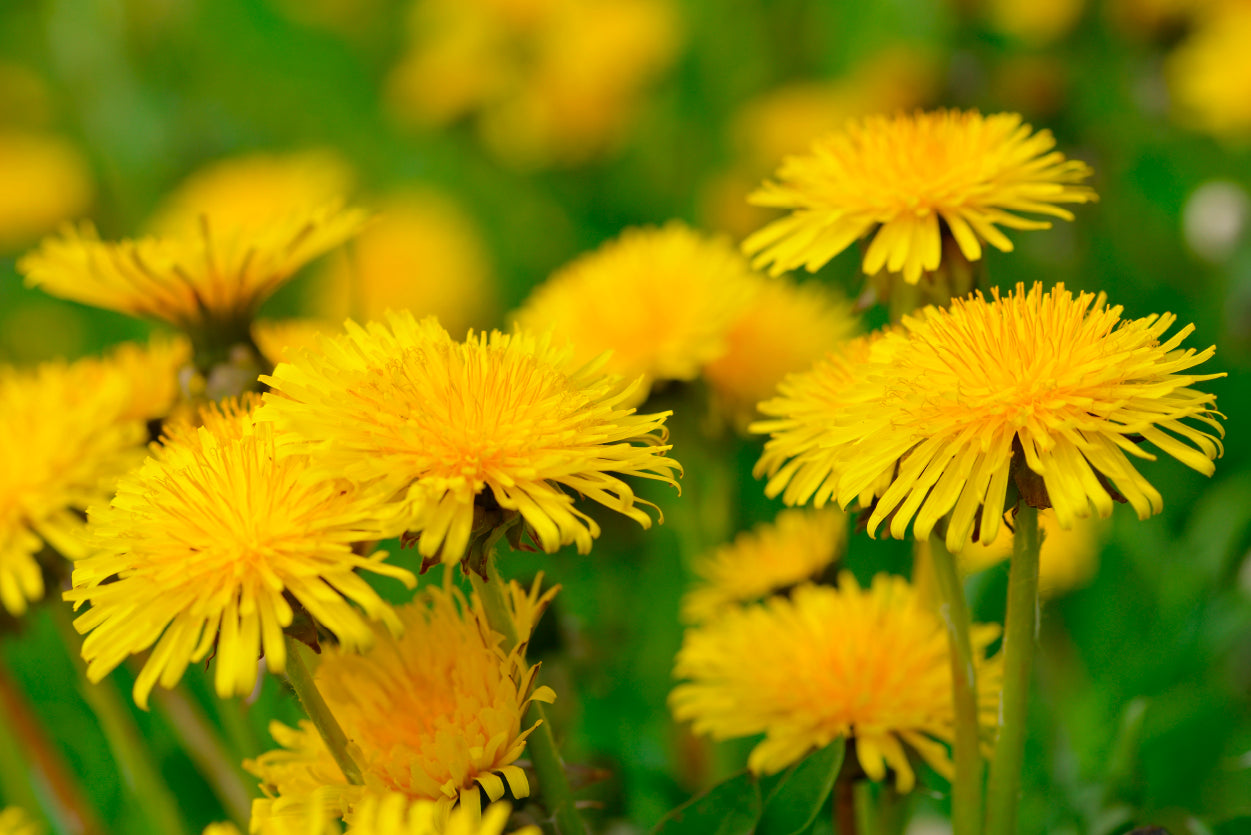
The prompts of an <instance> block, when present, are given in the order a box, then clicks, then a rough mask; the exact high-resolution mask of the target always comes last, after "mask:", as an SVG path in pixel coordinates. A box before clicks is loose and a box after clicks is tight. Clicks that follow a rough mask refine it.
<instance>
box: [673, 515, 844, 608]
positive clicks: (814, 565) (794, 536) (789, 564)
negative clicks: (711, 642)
mask: <svg viewBox="0 0 1251 835" xmlns="http://www.w3.org/2000/svg"><path fill="white" fill-rule="evenodd" d="M846 536H847V517H846V516H845V515H844V514H842V513H841V512H839V511H837V510H834V509H832V508H826V509H824V510H816V511H812V510H784V511H782V512H781V513H779V514H778V517H777V519H776V520H775V521H774V522H773V523H772V524H764V525H758V526H757V527H756V528H755V529H754V530H752V531H750V532H744V533H740V534H739V535H738V536H737V537H735V539H734V542H733V543H730V544H728V545H723V546H721V547H720V548H717V549H715V550H713V551H712V552H711V553H709V554H706V555H704V556H703V557H701V558H700V559H699V560H698V561H697V562H696V563H695V565H694V566H693V570H694V573H695V575H696V577H698V578H699V584H698V585H697V586H696V587H695V588H694V589H692V590H691V591H690V592H689V593H688V594H687V595H686V597H685V598H683V600H682V619H683V620H684V621H686V622H687V623H702V622H704V621H707V620H711V619H712V618H714V617H715V616H717V615H719V614H720V613H721V612H723V611H725V610H726V609H729V608H733V607H736V606H740V605H742V604H746V603H753V602H755V601H758V600H761V599H763V598H765V597H767V596H769V595H770V594H773V593H775V592H778V591H782V590H784V589H787V588H790V587H791V586H796V585H799V584H800V583H805V582H808V581H809V580H815V579H816V578H817V577H818V576H820V575H821V574H822V573H823V572H824V571H825V570H826V569H827V568H829V566H830V565H831V564H832V563H833V562H834V560H836V559H837V558H838V556H839V554H840V552H841V550H842V546H843V543H844V542H845V540H846Z"/></svg>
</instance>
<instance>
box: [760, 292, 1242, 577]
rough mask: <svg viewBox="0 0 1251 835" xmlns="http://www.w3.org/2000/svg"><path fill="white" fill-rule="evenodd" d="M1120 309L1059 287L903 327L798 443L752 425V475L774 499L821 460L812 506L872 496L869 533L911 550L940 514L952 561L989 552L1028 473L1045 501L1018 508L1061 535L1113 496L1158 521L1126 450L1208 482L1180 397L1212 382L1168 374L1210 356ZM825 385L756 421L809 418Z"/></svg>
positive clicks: (978, 299)
mask: <svg viewBox="0 0 1251 835" xmlns="http://www.w3.org/2000/svg"><path fill="white" fill-rule="evenodd" d="M1121 311H1122V308H1120V307H1109V306H1108V305H1107V304H1106V300H1105V298H1104V297H1103V296H1102V295H1100V296H1099V297H1096V296H1094V295H1093V294H1089V293H1083V294H1080V295H1078V296H1076V297H1074V295H1073V294H1072V293H1070V292H1068V291H1066V290H1065V289H1064V287H1063V285H1058V286H1057V287H1056V288H1054V289H1053V290H1051V291H1048V292H1043V289H1042V286H1041V285H1035V286H1034V288H1033V289H1032V290H1031V291H1029V292H1028V293H1027V292H1026V291H1025V288H1024V286H1023V285H1017V288H1016V291H1015V292H1014V293H1011V294H1009V295H1008V296H1006V297H1004V298H1000V297H999V294H998V293H997V292H996V293H995V294H994V298H992V299H991V300H990V301H987V300H986V299H985V298H983V297H982V296H981V294H980V293H979V294H977V295H976V296H972V297H969V298H968V299H958V300H955V301H954V302H953V303H952V307H951V309H950V310H941V309H937V308H928V309H926V310H925V311H923V312H922V314H921V315H920V316H918V317H917V318H905V320H904V323H903V329H904V331H905V332H906V336H897V337H895V338H888V339H887V340H883V341H884V342H888V343H890V344H891V346H892V350H891V351H889V352H888V353H889V355H885V354H886V353H887V352H883V353H884V356H883V357H878V358H873V359H871V360H870V361H868V362H865V363H863V364H862V365H861V366H860V367H859V368H858V369H857V370H855V371H854V372H853V374H852V378H853V379H852V380H851V381H850V384H849V385H847V389H848V390H856V391H858V392H860V394H859V397H858V399H855V400H854V402H849V403H848V404H847V405H846V406H845V408H843V409H842V410H841V411H840V413H839V414H837V415H828V413H826V415H827V416H826V417H825V419H824V423H823V424H819V423H816V422H810V423H808V424H804V426H805V427H806V431H808V432H809V434H808V435H806V436H800V435H799V434H798V430H797V429H796V428H795V426H794V424H796V423H797V422H798V419H797V418H790V419H786V418H784V419H783V420H781V421H775V422H767V421H766V422H762V423H760V424H757V429H758V430H760V431H774V432H775V438H774V441H771V443H773V444H774V449H773V452H772V454H770V452H769V451H766V457H767V458H768V461H767V462H766V461H765V459H762V460H761V465H760V466H761V469H763V470H765V471H767V472H770V473H771V474H774V479H773V481H771V482H770V488H771V489H774V490H775V491H776V490H778V489H780V488H781V487H782V486H783V485H784V484H785V483H786V481H787V480H789V479H791V478H792V474H793V473H795V472H803V471H805V470H808V471H811V470H812V469H813V468H815V467H817V466H818V465H817V464H816V463H814V462H821V463H820V467H824V468H825V470H826V472H827V473H828V474H831V475H829V477H828V479H827V481H826V482H825V483H824V484H822V485H821V489H820V491H818V492H817V494H816V495H817V499H816V500H817V503H818V504H820V503H821V502H822V501H824V500H825V499H828V498H829V497H831V496H833V495H837V499H838V501H839V503H840V504H842V505H843V506H846V505H847V504H848V503H850V502H851V501H852V500H853V499H854V498H856V497H857V496H859V497H861V498H862V500H863V499H864V497H865V496H866V494H876V495H879V496H880V498H879V499H878V501H877V503H876V505H875V506H874V509H873V513H872V515H871V516H870V517H869V520H868V527H869V532H870V533H873V532H874V531H875V530H876V529H877V527H878V526H879V525H880V524H881V523H882V522H883V521H884V520H886V519H889V520H890V525H889V532H890V535H891V536H894V537H902V536H903V535H904V532H905V530H906V528H907V527H908V525H909V523H910V522H911V523H912V524H913V528H914V533H915V535H916V537H917V538H918V539H921V538H925V537H927V536H929V534H930V532H931V531H932V530H933V528H934V525H935V524H936V523H937V522H938V520H939V519H942V518H946V517H948V515H949V514H950V516H949V521H948V524H947V534H946V542H947V547H948V548H949V549H950V550H951V551H953V552H958V551H960V550H962V549H963V548H964V546H965V545H966V544H967V543H968V542H969V541H971V539H973V537H974V528H975V527H977V528H978V535H977V537H976V538H977V539H979V540H984V541H988V542H989V541H993V540H994V538H995V537H996V535H997V534H998V531H999V525H1000V520H1001V515H1002V513H1003V511H1004V502H1005V497H1006V495H1007V490H1008V484H1009V481H1010V479H1012V478H1013V477H1014V476H1015V477H1016V481H1017V484H1018V486H1020V487H1021V488H1022V491H1023V492H1034V493H1037V492H1039V491H1038V489H1037V488H1033V487H1032V485H1031V484H1030V483H1029V480H1028V479H1026V481H1025V482H1023V481H1022V479H1023V478H1024V477H1025V475H1026V474H1028V473H1033V474H1034V477H1035V478H1037V479H1039V480H1041V482H1042V485H1041V487H1042V490H1043V491H1044V493H1045V494H1044V495H1041V496H1039V495H1026V500H1027V501H1030V502H1031V503H1032V504H1034V505H1035V506H1040V505H1041V506H1051V507H1054V508H1055V513H1056V518H1057V521H1058V522H1059V524H1060V526H1061V527H1063V528H1071V527H1072V526H1073V524H1074V522H1075V521H1076V520H1077V519H1079V518H1083V517H1087V516H1090V515H1091V514H1092V511H1093V512H1094V513H1095V514H1097V515H1098V516H1100V517H1105V518H1106V517H1107V516H1108V515H1109V514H1110V513H1111V512H1112V505H1113V502H1114V500H1115V499H1116V498H1118V497H1123V498H1124V500H1126V501H1128V502H1129V503H1130V504H1131V505H1132V506H1133V508H1134V510H1135V511H1136V512H1137V513H1138V516H1139V518H1146V517H1147V516H1149V515H1151V514H1152V513H1158V512H1159V511H1160V509H1161V507H1162V503H1163V500H1162V498H1161V497H1160V494H1159V492H1158V491H1156V489H1155V488H1154V487H1152V486H1151V484H1150V482H1148V481H1147V480H1146V479H1145V478H1143V477H1142V475H1141V474H1140V473H1138V471H1137V470H1135V469H1134V467H1133V466H1132V465H1131V464H1130V462H1129V459H1128V458H1127V457H1126V454H1127V453H1128V454H1129V455H1132V456H1134V457H1137V458H1143V459H1147V460H1154V458H1155V456H1154V455H1152V454H1151V453H1149V452H1147V451H1146V449H1144V448H1143V447H1142V446H1141V444H1142V443H1143V442H1149V443H1151V444H1153V445H1154V446H1156V447H1158V448H1159V449H1160V450H1162V451H1163V452H1165V453H1167V454H1168V455H1171V456H1173V457H1174V458H1176V459H1178V460H1179V461H1181V462H1182V463H1184V464H1186V465H1187V466H1189V467H1191V468H1193V469H1195V470H1198V471H1199V472H1202V473H1205V474H1211V473H1212V471H1213V465H1212V460H1213V459H1215V458H1216V457H1217V456H1218V455H1220V454H1221V444H1220V441H1219V440H1218V438H1217V437H1216V436H1217V435H1222V434H1223V430H1222V428H1221V425H1220V423H1219V422H1218V420H1217V418H1218V417H1220V415H1219V413H1218V412H1215V411H1214V410H1213V408H1212V407H1213V405H1214V403H1215V397H1213V396H1212V395H1210V394H1205V393H1203V392H1201V391H1198V390H1196V389H1194V388H1191V386H1192V385H1194V384H1195V383H1200V382H1203V381H1206V380H1211V379H1214V378H1216V377H1220V376H1223V375H1221V374H1204V375H1195V374H1186V373H1184V372H1186V371H1187V370H1188V369H1191V368H1193V367H1194V366H1196V365H1199V364H1200V363H1202V362H1204V361H1205V360H1207V359H1208V358H1209V357H1211V356H1212V354H1213V352H1214V350H1215V349H1214V348H1208V349H1206V350H1204V351H1199V352H1196V351H1195V350H1194V349H1193V348H1188V349H1184V350H1183V349H1181V348H1180V345H1181V343H1182V341H1183V340H1184V339H1185V338H1186V336H1188V335H1189V334H1190V332H1191V331H1192V330H1194V327H1193V326H1187V327H1185V328H1182V329H1181V330H1180V331H1178V332H1177V333H1176V334H1174V335H1172V336H1170V337H1167V338H1165V336H1164V334H1165V332H1166V331H1167V330H1168V329H1169V328H1170V327H1172V325H1173V323H1174V322H1175V321H1176V317H1175V316H1173V315H1172V314H1163V315H1152V316H1148V317H1145V318H1142V319H1134V320H1122V319H1121ZM828 377H829V375H828V374H827V373H826V372H824V371H822V370H821V369H817V370H815V371H814V372H812V374H811V375H809V379H808V380H807V381H806V382H805V386H804V387H803V388H802V389H801V388H800V387H798V386H794V387H793V391H792V392H791V395H790V396H789V397H785V398H782V399H779V400H778V401H774V402H773V403H771V404H769V409H768V410H767V411H768V412H769V413H771V414H780V415H788V414H789V415H796V416H800V415H803V414H809V413H811V412H812V411H813V410H814V409H817V408H819V407H818V406H816V405H814V398H813V397H812V392H813V391H816V390H819V387H820V386H821V385H823V384H824V383H825V382H826V381H825V380H823V379H822V378H828ZM784 394H785V392H784ZM1188 420H1193V421H1195V422H1197V423H1199V424H1201V425H1203V426H1204V427H1205V428H1206V429H1210V430H1211V432H1209V431H1204V429H1197V428H1195V427H1194V426H1192V425H1190V424H1188V423H1186V421H1188ZM1212 432H1215V433H1216V435H1213V434H1212ZM791 456H793V458H792V460H791V461H790V462H788V463H787V464H786V465H785V466H782V462H783V461H784V460H785V458H787V457H791ZM835 483H836V484H835ZM884 484H889V486H888V487H886V488H885V489H882V487H883V485H884ZM1113 486H1114V488H1115V489H1113ZM812 492H813V491H812V489H810V483H805V484H803V485H802V486H796V487H793V488H788V492H787V493H786V494H784V498H785V497H787V496H789V498H788V499H787V500H788V501H806V500H807V498H808V496H810V495H812ZM914 517H915V518H914ZM979 518H980V522H979Z"/></svg>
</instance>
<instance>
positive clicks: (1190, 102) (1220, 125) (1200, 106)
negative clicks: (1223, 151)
mask: <svg viewBox="0 0 1251 835" xmlns="http://www.w3.org/2000/svg"><path fill="white" fill-rule="evenodd" d="M1249 38H1251V8H1248V7H1247V6H1246V5H1245V4H1243V3H1222V4H1218V5H1217V6H1216V8H1215V9H1214V10H1213V11H1209V12H1208V13H1207V15H1206V16H1204V17H1203V18H1201V22H1200V23H1199V25H1198V26H1197V27H1196V28H1195V30H1194V32H1193V33H1192V34H1191V35H1190V36H1189V37H1188V38H1187V39H1186V40H1185V41H1184V42H1183V43H1182V44H1181V45H1180V46H1179V47H1177V49H1176V50H1175V51H1174V52H1173V54H1172V55H1170V56H1169V57H1168V59H1167V62H1166V64H1165V73H1166V78H1167V80H1168V84H1169V90H1170V91H1171V93H1172V98H1173V102H1174V106H1175V109H1176V112H1177V117H1178V120H1179V121H1181V122H1183V123H1184V124H1187V125H1189V126H1191V127H1193V128H1195V129H1197V130H1201V131H1205V132H1207V133H1211V134H1213V135H1215V136H1220V137H1228V138H1238V137H1244V136H1246V135H1247V134H1248V133H1251V57H1249V56H1248V55H1247V42H1248V39H1249Z"/></svg>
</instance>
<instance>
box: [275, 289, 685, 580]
mask: <svg viewBox="0 0 1251 835" xmlns="http://www.w3.org/2000/svg"><path fill="white" fill-rule="evenodd" d="M262 380H263V381H264V382H266V383H268V384H269V385H270V386H271V387H272V388H273V392H271V393H270V394H268V395H266V399H265V406H264V408H263V409H262V410H261V412H260V414H259V415H258V417H259V418H260V419H262V420H269V421H274V422H276V424H277V426H278V428H279V430H280V431H281V432H283V433H284V436H285V437H286V438H288V439H289V441H290V442H291V443H293V444H299V445H301V446H302V447H303V448H307V450H308V451H309V452H310V453H311V454H313V455H315V456H316V459H317V461H318V462H319V467H320V468H321V469H322V470H323V471H325V472H328V473H334V474H340V475H343V476H344V477H346V478H350V479H353V480H356V481H371V480H375V479H382V480H383V481H385V482H386V483H388V484H390V485H391V486H392V487H393V488H394V489H395V490H397V491H398V493H399V495H398V498H397V509H396V512H397V513H398V514H399V516H400V521H401V523H402V524H405V525H407V529H408V530H409V531H412V532H414V533H419V534H420V541H419V543H418V547H419V550H420V553H421V554H422V556H423V557H426V558H434V557H435V556H436V555H439V554H441V557H442V559H443V560H444V561H445V562H455V561H457V560H460V559H461V558H462V557H464V555H465V551H466V549H467V547H468V546H469V543H470V540H471V534H473V533H474V531H475V515H476V514H477V515H480V514H481V513H482V512H489V511H494V510H498V509H503V510H504V511H507V512H510V513H515V514H520V516H521V517H522V518H523V519H524V521H525V523H526V525H527V526H528V527H529V529H530V533H531V535H532V537H533V538H534V540H535V542H537V543H538V544H539V545H540V546H541V547H542V548H543V549H544V550H546V551H548V552H552V551H555V550H556V549H557V548H559V547H560V546H562V545H567V544H570V543H575V544H576V545H577V546H578V550H579V552H581V553H586V552H587V551H589V550H590V547H591V540H592V538H594V537H595V536H597V535H598V534H599V526H598V525H597V524H596V523H595V521H594V520H592V519H591V518H590V517H589V516H587V515H586V514H585V513H583V512H582V511H581V510H579V509H578V508H577V507H576V506H575V504H574V496H573V495H571V493H577V494H580V495H582V496H584V497H586V498H588V499H591V500H593V501H596V502H598V503H600V504H602V505H604V506H605V507H608V508H610V509H612V510H615V511H617V512H619V513H622V514H625V515H626V516H629V517H630V518H631V519H634V520H635V521H637V522H638V523H639V524H641V525H643V526H644V527H647V526H649V525H650V524H651V518H650V517H649V516H648V514H647V513H646V512H644V510H643V509H642V508H641V507H640V505H648V503H646V502H643V501H642V500H640V499H637V498H635V495H634V491H633V490H632V489H631V488H630V486H629V485H627V484H626V483H625V482H624V481H622V480H621V478H620V477H619V476H621V475H633V476H638V477H641V478H651V479H658V480H661V481H666V482H669V483H670V484H675V485H676V482H674V473H675V472H679V471H680V470H681V467H680V465H679V464H678V463H677V462H676V461H674V460H673V459H671V458H668V457H666V455H665V453H666V452H668V450H669V447H668V446H667V445H666V444H665V434H666V433H665V429H664V421H665V418H666V417H667V416H668V415H669V413H668V412H663V413H659V414H653V415H636V414H634V410H633V409H629V408H624V407H623V406H622V405H621V403H622V401H623V400H624V399H626V398H627V397H629V396H630V388H629V387H628V386H624V385H623V384H622V382H621V380H620V379H619V378H617V377H613V376H606V375H603V374H601V373H599V372H598V371H597V370H596V368H595V367H594V366H593V365H592V366H578V365H576V364H574V363H572V362H571V359H570V351H569V350H568V349H558V348H556V347H554V346H553V345H552V344H551V340H550V339H547V338H535V337H533V336H531V335H528V334H526V333H524V332H518V333H515V334H504V333H500V332H499V331H492V332H491V333H489V334H487V333H480V334H473V333H471V334H470V336H469V339H468V340H467V341H465V342H456V341H454V340H453V339H452V338H451V337H449V336H448V334H447V332H446V331H445V330H443V328H441V327H440V326H439V323H438V322H437V321H436V320H435V319H434V318H427V319H424V320H422V321H420V322H418V321H417V320H416V319H414V318H413V316H412V314H411V313H408V312H406V311H405V312H401V313H391V314H389V315H388V317H387V324H385V325H384V324H381V323H377V322H374V323H370V324H369V326H368V328H362V327H360V326H359V325H356V324H355V323H353V322H349V323H348V325H347V333H346V334H345V335H343V336H340V337H337V338H334V339H326V340H324V341H323V342H322V348H321V350H320V351H319V352H311V351H309V352H305V353H304V354H303V355H302V356H301V357H300V358H299V359H298V360H296V361H295V362H292V363H282V364H280V365H279V366H278V367H277V369H275V371H274V374H273V376H272V377H263V378H262ZM648 506H650V505H648Z"/></svg>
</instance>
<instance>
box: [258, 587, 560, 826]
mask: <svg viewBox="0 0 1251 835" xmlns="http://www.w3.org/2000/svg"><path fill="white" fill-rule="evenodd" d="M555 592H556V590H555V589H553V590H550V591H548V592H547V593H546V594H542V595H540V592H539V584H538V582H536V583H535V584H534V586H533V587H532V588H531V589H530V590H529V592H528V593H527V592H526V591H525V590H523V589H521V588H520V587H519V586H517V585H516V583H513V584H512V595H511V597H512V598H513V601H514V602H515V601H516V600H517V599H522V600H524V601H525V605H526V606H528V607H533V608H537V609H539V610H540V611H541V609H542V608H543V607H545V606H546V605H547V603H548V602H549V601H550V600H551V598H552V596H553V595H554V594H555ZM398 612H399V617H400V620H401V621H402V622H403V625H404V632H403V636H402V637H399V638H395V637H392V636H390V635H388V634H386V633H385V632H381V631H379V632H378V635H377V640H376V642H375V643H374V646H373V648H372V649H370V650H368V651H367V652H365V653H364V654H356V653H354V652H349V651H345V650H341V649H337V648H333V649H328V650H327V651H325V652H323V653H322V655H321V661H320V663H319V664H318V666H317V669H316V671H315V673H314V676H315V679H316V682H317V687H318V689H319V690H320V691H321V692H322V694H323V695H324V696H325V698H326V703H327V705H329V707H330V710H331V712H333V714H334V715H335V717H336V718H337V719H338V720H339V723H340V724H341V725H342V726H343V730H344V733H346V734H347V737H348V739H350V740H351V741H352V743H351V745H350V748H349V750H350V751H351V753H352V756H353V759H354V760H355V761H356V763H357V765H359V766H360V769H361V771H362V773H363V776H364V780H365V784H364V785H363V786H352V785H349V784H348V783H347V782H346V781H345V779H344V777H343V774H342V772H340V771H339V768H338V766H337V765H336V763H335V760H334V759H333V757H332V756H331V754H330V752H329V751H328V750H327V749H326V747H325V744H324V743H323V742H322V740H321V737H320V736H319V735H318V733H317V731H316V730H315V729H314V728H313V726H312V723H311V722H308V721H303V722H301V723H300V727H299V728H298V729H297V728H289V727H287V726H285V725H283V724H281V723H278V722H275V723H273V724H272V725H271V726H270V732H271V733H272V734H273V736H274V739H275V740H277V742H278V744H279V745H280V746H282V747H281V748H278V749H276V750H273V751H269V752H267V753H265V754H262V755H261V756H260V757H258V758H257V759H256V760H254V761H250V762H248V763H245V766H246V767H247V768H248V770H249V771H251V772H252V773H254V774H255V775H256V776H257V777H259V778H260V779H261V784H262V787H263V789H264V790H265V792H266V794H267V795H268V797H267V798H266V799H263V800H258V801H256V802H255V803H254V805H253V810H252V814H253V819H254V822H256V823H257V824H259V825H260V826H262V827H263V826H264V825H265V823H266V822H267V821H269V820H271V819H272V820H278V819H285V820H288V821H293V822H294V821H299V820H300V819H301V818H303V819H304V820H308V821H309V824H310V825H309V826H306V827H304V829H303V831H308V830H309V828H310V827H311V828H315V827H316V816H317V815H323V814H324V815H328V816H334V817H338V816H343V815H345V814H349V815H352V816H354V815H355V814H356V812H357V806H358V804H361V805H365V803H363V802H365V801H368V799H369V798H370V797H376V798H381V796H383V795H386V794H388V793H391V792H398V793H400V794H402V795H404V797H406V798H408V799H410V800H414V799H424V800H432V801H437V802H438V803H439V805H440V807H442V809H443V810H446V809H447V808H450V807H451V806H452V805H453V804H455V803H457V802H459V803H460V804H461V807H462V808H466V807H474V808H476V809H477V808H481V807H480V805H479V804H480V802H481V800H482V799H483V796H484V795H485V798H486V799H487V800H490V801H495V800H498V799H500V798H501V797H503V796H504V793H505V792H506V791H510V792H512V796H513V797H519V798H520V797H526V796H527V795H528V794H529V793H530V785H529V781H528V780H527V779H526V774H525V772H524V771H522V769H521V768H520V767H518V766H517V765H516V764H515V763H516V760H517V758H518V757H520V756H521V753H522V751H523V750H524V748H525V741H526V737H527V736H529V735H530V732H531V731H533V730H534V728H535V727H536V726H534V725H531V726H530V727H528V728H527V727H523V724H524V721H523V719H524V716H525V713H526V709H527V708H528V707H529V705H530V703H531V702H532V701H542V702H551V701H552V700H553V699H555V697H556V694H555V693H553V692H552V690H551V689H550V688H547V687H538V688H536V687H535V677H536V676H537V674H538V669H539V668H538V665H534V666H527V665H526V663H525V656H524V646H525V643H526V642H527V641H528V639H529V633H528V632H522V633H520V636H521V640H522V643H521V645H520V646H519V647H516V648H514V649H513V650H512V651H511V652H507V653H506V652H504V651H503V650H502V649H501V648H500V644H501V642H502V640H503V637H502V636H501V635H500V634H499V633H497V632H494V631H493V630H492V629H491V628H490V626H489V625H488V622H487V617H486V613H485V612H484V611H483V609H482V605H481V602H480V601H479V600H478V599H477V598H476V596H474V597H472V598H470V599H469V600H468V601H466V599H465V598H464V596H463V595H462V594H461V593H460V592H459V591H458V590H456V589H453V588H448V589H438V588H434V587H426V588H425V589H423V591H422V592H421V593H419V594H418V596H417V598H416V599H415V600H414V601H413V602H412V603H410V604H408V605H406V606H404V607H402V608H400V609H399V610H398ZM373 802H378V801H377V800H375V801H373ZM391 802H395V801H391ZM384 804H385V801H384ZM360 811H368V806H367V805H366V808H365V809H363V810H360ZM351 819H352V820H355V818H354V817H353V818H351ZM355 824H356V825H357V826H360V822H359V821H358V820H357V821H355Z"/></svg>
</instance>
